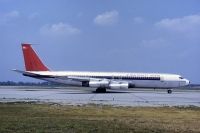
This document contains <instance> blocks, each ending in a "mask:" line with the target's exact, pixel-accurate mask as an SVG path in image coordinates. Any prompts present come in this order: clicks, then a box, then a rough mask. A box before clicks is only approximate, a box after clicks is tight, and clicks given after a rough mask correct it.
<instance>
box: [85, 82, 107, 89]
mask: <svg viewBox="0 0 200 133" xmlns="http://www.w3.org/2000/svg"><path fill="white" fill-rule="evenodd" d="M89 87H94V88H108V87H109V81H107V80H101V81H90V82H89Z"/></svg>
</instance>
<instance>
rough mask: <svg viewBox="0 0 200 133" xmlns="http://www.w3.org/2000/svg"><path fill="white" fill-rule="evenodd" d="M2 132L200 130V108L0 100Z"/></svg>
mask: <svg viewBox="0 0 200 133" xmlns="http://www.w3.org/2000/svg"><path fill="white" fill-rule="evenodd" d="M0 132H10V133H13V132H17V133H21V132H41V133H43V132H72V133H74V132H77V133H80V132H91V133H93V132H114V133H117V132H141V133H145V132H146V133H149V132H154V133H156V132H170V133H171V132H186V133H187V132H200V108H192V107H191V108H189V107H188V108H179V107H111V106H101V105H87V106H59V105H47V104H26V103H15V104H14V103H12V104H3V103H0Z"/></svg>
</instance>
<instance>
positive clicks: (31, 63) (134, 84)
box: [13, 43, 190, 93]
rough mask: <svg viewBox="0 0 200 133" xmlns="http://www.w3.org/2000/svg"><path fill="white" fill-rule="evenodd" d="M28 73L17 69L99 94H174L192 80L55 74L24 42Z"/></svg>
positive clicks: (164, 76)
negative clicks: (152, 91)
mask: <svg viewBox="0 0 200 133" xmlns="http://www.w3.org/2000/svg"><path fill="white" fill-rule="evenodd" d="M21 46H22V51H23V55H24V62H25V68H26V70H25V71H21V70H17V69H13V70H14V71H16V72H19V73H21V74H23V75H24V76H28V77H32V78H36V79H41V80H45V81H49V82H55V83H60V84H64V85H68V86H76V87H91V88H95V89H96V92H104V93H105V92H106V90H107V89H110V90H130V89H131V88H154V89H156V88H161V89H167V93H172V90H173V88H179V87H183V86H187V85H189V84H190V81H189V80H188V79H185V78H183V77H182V76H180V75H177V74H161V73H129V72H90V71H52V70H50V69H49V68H48V67H47V66H45V65H44V64H43V62H42V61H41V59H40V58H39V56H38V55H37V53H36V52H35V51H34V50H33V48H32V44H29V43H22V44H21Z"/></svg>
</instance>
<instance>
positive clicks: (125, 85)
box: [109, 83, 129, 90]
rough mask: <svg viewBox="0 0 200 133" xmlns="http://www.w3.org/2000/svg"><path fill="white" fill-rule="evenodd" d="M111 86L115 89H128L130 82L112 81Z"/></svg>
mask: <svg viewBox="0 0 200 133" xmlns="http://www.w3.org/2000/svg"><path fill="white" fill-rule="evenodd" d="M109 88H110V89H113V90H120V89H128V88H129V84H128V83H111V84H109Z"/></svg>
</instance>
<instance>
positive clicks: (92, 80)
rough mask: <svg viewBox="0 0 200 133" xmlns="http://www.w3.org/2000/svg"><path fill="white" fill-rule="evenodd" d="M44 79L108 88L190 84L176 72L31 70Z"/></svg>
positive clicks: (74, 84)
mask: <svg viewBox="0 0 200 133" xmlns="http://www.w3.org/2000/svg"><path fill="white" fill-rule="evenodd" d="M31 73H33V74H36V75H39V76H35V75H34V76H30V75H26V76H30V77H34V78H38V79H42V80H47V81H51V82H56V83H62V84H66V85H73V86H85V87H95V88H99V87H105V88H108V89H128V88H135V87H136V88H178V87H181V86H185V85H188V84H189V80H187V79H185V78H182V77H181V76H180V75H176V74H160V73H124V72H79V71H77V72H74V71H31Z"/></svg>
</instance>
